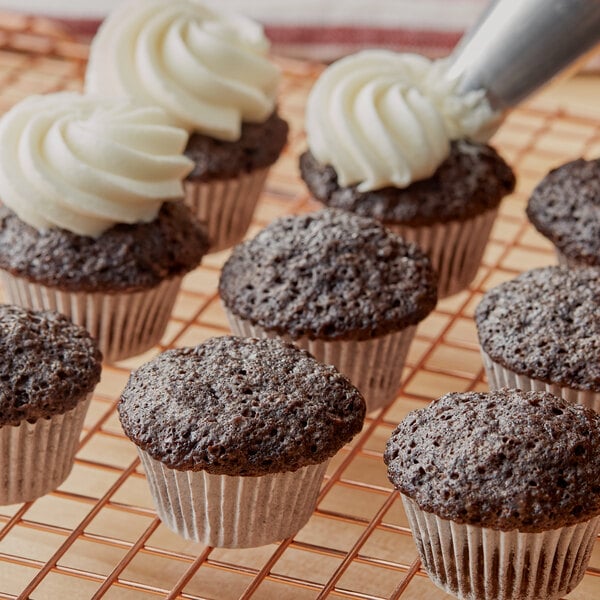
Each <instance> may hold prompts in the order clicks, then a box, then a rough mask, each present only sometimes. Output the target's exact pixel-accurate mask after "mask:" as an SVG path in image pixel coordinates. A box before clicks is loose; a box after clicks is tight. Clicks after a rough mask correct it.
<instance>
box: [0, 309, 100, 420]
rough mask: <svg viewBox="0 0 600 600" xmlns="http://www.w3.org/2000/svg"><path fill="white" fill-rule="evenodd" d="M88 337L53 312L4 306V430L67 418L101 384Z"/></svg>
mask: <svg viewBox="0 0 600 600" xmlns="http://www.w3.org/2000/svg"><path fill="white" fill-rule="evenodd" d="M101 360H102V356H101V354H100V351H99V350H98V347H97V345H96V343H95V342H94V340H92V338H91V337H90V335H89V334H88V332H87V331H86V330H85V329H84V328H83V327H79V326H78V325H74V324H73V323H72V322H71V321H69V319H67V318H66V317H64V316H62V315H59V314H58V313H55V312H49V311H43V312H42V311H33V310H27V309H25V308H20V307H18V306H11V305H7V304H3V305H0V381H1V382H2V384H1V385H0V426H4V425H19V424H20V423H21V422H23V421H29V422H32V423H33V422H34V421H37V420H38V419H41V418H45V419H47V418H49V417H51V416H53V415H58V414H63V413H66V412H67V411H69V410H71V409H72V408H74V407H75V406H76V405H77V404H78V403H79V402H80V401H81V400H82V399H83V398H85V397H86V395H87V394H88V393H90V392H91V391H92V390H93V389H94V387H95V386H96V384H97V383H98V381H100V371H101Z"/></svg>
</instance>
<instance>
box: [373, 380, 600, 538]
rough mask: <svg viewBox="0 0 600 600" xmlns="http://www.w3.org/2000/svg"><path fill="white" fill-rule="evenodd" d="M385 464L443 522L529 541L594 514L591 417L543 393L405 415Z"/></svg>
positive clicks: (599, 498) (597, 437) (515, 393)
mask: <svg viewBox="0 0 600 600" xmlns="http://www.w3.org/2000/svg"><path fill="white" fill-rule="evenodd" d="M384 460H385V462H386V464H387V465H388V476H389V478H390V481H391V482H392V483H393V484H394V486H395V487H396V488H397V489H398V490H399V491H400V492H402V493H403V494H405V495H407V496H409V497H410V498H412V499H413V500H414V501H415V502H416V503H417V504H418V505H419V507H420V508H421V509H422V510H425V511H427V512H432V513H434V514H436V515H437V516H439V517H441V518H443V519H449V520H452V521H456V522H458V523H468V524H472V525H479V526H482V527H491V528H493V529H500V530H504V531H507V530H514V529H518V530H519V531H525V532H537V531H543V530H548V529H554V528H558V527H562V526H566V525H572V524H575V523H579V522H581V521H586V520H588V519H590V518H592V517H594V516H595V515H598V514H600V481H599V479H598V473H599V472H600V415H598V414H597V413H595V412H594V411H593V410H591V409H589V408H584V407H583V406H579V405H574V404H570V403H569V402H567V401H566V400H563V399H562V398H557V397H556V396H553V395H552V394H548V393H546V392H523V391H520V390H509V389H502V390H497V391H494V392H490V393H488V394H482V393H475V392H467V393H452V394H447V395H446V396H443V397H442V398H440V399H439V400H436V401H434V402H432V403H431V404H430V405H429V406H427V407H426V408H424V409H421V410H416V411H413V412H411V413H410V414H409V415H408V416H407V417H406V418H405V419H404V420H403V421H402V422H401V423H400V425H398V427H397V428H396V430H395V431H394V432H393V433H392V436H391V438H390V439H389V441H388V443H387V446H386V450H385V454H384Z"/></svg>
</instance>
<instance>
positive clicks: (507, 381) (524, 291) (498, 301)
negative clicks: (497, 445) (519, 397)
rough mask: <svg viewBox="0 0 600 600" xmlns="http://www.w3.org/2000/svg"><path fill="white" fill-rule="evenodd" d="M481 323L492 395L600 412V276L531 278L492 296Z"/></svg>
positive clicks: (555, 271) (592, 272)
mask: <svg viewBox="0 0 600 600" xmlns="http://www.w3.org/2000/svg"><path fill="white" fill-rule="evenodd" d="M475 319H476V322H477V332H478V335H479V343H480V345H481V352H482V355H483V362H484V366H485V370H486V374H487V377H488V382H489V385H490V388H491V389H497V388H501V387H513V388H520V389H523V390H546V391H548V392H552V393H553V394H556V395H557V396H562V397H563V398H565V399H566V400H569V401H570V402H575V403H578V404H583V405H585V406H588V407H591V408H593V409H595V410H596V411H599V412H600V269H598V268H593V267H588V268H582V269H574V270H573V269H569V268H567V267H545V268H542V269H534V270H532V271H528V272H526V273H523V274H521V275H519V276H518V277H516V278H515V279H513V280H511V281H507V282H505V283H502V284H500V285H499V286H497V287H495V288H493V289H491V290H489V291H488V292H486V294H485V295H484V297H483V299H482V300H481V302H480V304H479V306H478V307H477V310H476V313H475Z"/></svg>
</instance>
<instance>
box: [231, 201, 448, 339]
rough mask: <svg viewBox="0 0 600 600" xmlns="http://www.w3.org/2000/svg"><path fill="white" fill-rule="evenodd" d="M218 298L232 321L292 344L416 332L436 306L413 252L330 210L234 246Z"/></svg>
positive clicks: (428, 272)
mask: <svg viewBox="0 0 600 600" xmlns="http://www.w3.org/2000/svg"><path fill="white" fill-rule="evenodd" d="M219 291H220V293H221V299H222V300H223V303H224V304H225V307H226V308H227V310H228V311H229V312H230V313H232V314H233V315H235V316H236V317H238V318H241V319H244V320H247V321H249V322H250V323H252V324H254V325H259V326H260V327H262V328H264V329H265V330H267V331H270V332H276V333H278V334H281V335H288V336H290V337H291V338H293V339H298V338H300V337H303V336H304V337H308V338H310V339H325V340H368V339H371V338H375V337H378V336H382V335H386V334H389V333H392V332H395V331H399V330H402V329H405V328H407V327H409V326H411V325H415V324H417V323H418V322H420V321H421V320H423V319H424V318H425V317H426V316H427V315H428V314H429V313H430V312H431V311H432V310H433V308H434V307H435V304H436V299H437V298H436V285H435V275H434V273H433V270H432V268H431V265H430V261H429V259H428V258H427V257H426V255H425V254H424V253H423V252H421V250H419V248H418V247H417V246H416V245H414V244H411V243H407V242H405V241H404V240H402V238H400V237H399V236H398V235H395V234H394V233H392V232H390V231H387V230H386V229H385V228H384V227H383V226H382V225H381V224H380V223H379V222H377V221H375V220H373V219H367V218H364V217H359V216H357V215H353V214H351V213H347V212H344V211H340V210H333V209H327V210H322V211H318V212H315V213H308V214H303V215H298V216H289V217H283V218H280V219H277V220H276V221H274V222H273V223H271V224H270V225H269V226H268V227H266V228H265V229H264V230H263V231H261V232H260V233H259V234H258V235H257V236H256V237H255V238H253V239H252V240H249V241H247V242H244V243H242V244H240V245H239V246H237V247H236V248H235V249H234V251H233V253H232V255H231V257H230V258H229V259H228V260H227V262H226V263H225V266H224V267H223V272H222V274H221V279H220V283H219Z"/></svg>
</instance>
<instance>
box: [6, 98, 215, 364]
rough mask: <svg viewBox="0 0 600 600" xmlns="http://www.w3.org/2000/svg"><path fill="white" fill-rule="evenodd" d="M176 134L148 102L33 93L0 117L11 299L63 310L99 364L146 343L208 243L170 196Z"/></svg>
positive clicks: (183, 169)
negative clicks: (90, 343) (94, 343)
mask: <svg viewBox="0 0 600 600" xmlns="http://www.w3.org/2000/svg"><path fill="white" fill-rule="evenodd" d="M186 139H187V134H186V133H185V131H183V130H181V129H177V128H174V127H171V126H169V125H168V124H167V117H166V115H165V113H163V112H162V111H161V110H160V109H158V108H147V107H146V108H140V107H137V106H134V105H130V104H126V103H123V102H121V101H108V100H100V99H97V98H90V97H84V96H80V95H78V94H71V93H62V94H50V95H48V96H34V97H31V98H28V99H27V100H25V101H23V102H21V103H19V104H18V105H16V106H15V107H14V108H13V109H11V110H10V111H9V112H8V113H6V114H5V115H4V117H3V118H2V120H1V121H0V198H1V199H2V201H3V203H4V204H5V207H3V208H2V209H0V269H1V270H2V272H1V275H2V279H3V282H4V285H5V289H6V291H7V294H8V298H9V299H10V301H11V302H13V303H15V304H19V305H21V306H25V307H29V308H34V309H50V310H57V311H59V312H62V313H63V314H65V315H67V316H68V317H70V318H71V319H72V320H73V321H74V322H76V323H78V324H80V325H83V326H84V327H86V328H87V329H88V331H89V332H90V333H91V334H92V336H93V337H95V338H96V339H97V340H98V343H99V345H100V348H101V350H102V352H103V354H104V358H105V359H106V360H108V361H114V360H119V359H121V358H127V357H129V356H132V355H134V354H139V353H141V352H144V351H145V350H148V349H149V348H151V347H152V346H154V345H155V344H157V343H158V342H159V341H160V339H161V337H162V335H163V333H164V331H165V328H166V326H167V322H168V319H169V316H170V314H171V310H172V308H173V304H174V302H175V298H176V295H177V292H178V290H179V287H180V284H181V280H182V277H183V275H185V273H187V272H188V271H190V270H192V269H193V268H195V267H196V266H197V265H198V263H199V262H200V260H201V258H202V256H203V254H204V253H205V252H206V250H207V248H208V241H207V238H206V234H205V232H204V231H203V229H202V227H201V226H200V224H199V223H198V222H196V220H195V219H194V218H193V216H192V215H191V213H190V211H189V209H188V208H187V207H186V206H185V205H184V204H183V203H182V202H175V201H172V200H174V199H176V198H177V196H178V195H182V194H183V191H182V185H181V177H183V176H184V175H185V174H186V173H187V172H188V171H189V170H190V169H191V168H192V165H191V163H190V162H189V161H188V160H187V159H186V158H185V157H184V156H183V155H182V154H181V152H182V150H183V146H184V144H185V141H186ZM140 144H142V145H143V148H141V147H140ZM18 147H23V148H27V150H26V151H24V152H18V151H17V148H18ZM37 152H39V153H40V154H39V155H38V154H36V153H37ZM34 167H35V168H34Z"/></svg>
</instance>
